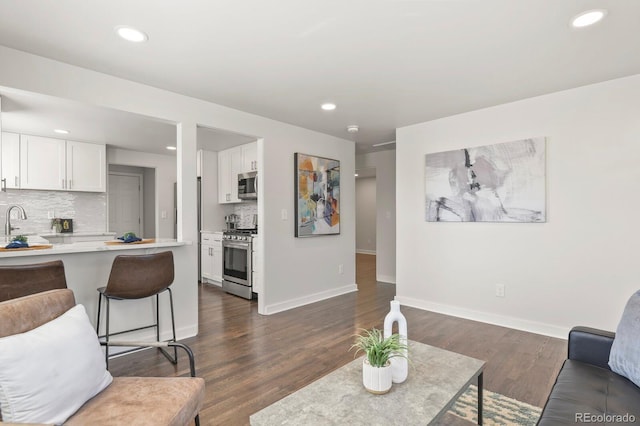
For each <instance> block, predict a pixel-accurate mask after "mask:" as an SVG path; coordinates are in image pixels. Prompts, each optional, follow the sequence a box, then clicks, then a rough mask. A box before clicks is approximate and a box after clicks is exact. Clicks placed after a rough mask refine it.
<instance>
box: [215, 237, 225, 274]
mask: <svg viewBox="0 0 640 426" xmlns="http://www.w3.org/2000/svg"><path fill="white" fill-rule="evenodd" d="M222 263H223V261H222V234H220V239H219V240H218V239H216V240H214V241H213V281H215V282H217V283H222Z"/></svg>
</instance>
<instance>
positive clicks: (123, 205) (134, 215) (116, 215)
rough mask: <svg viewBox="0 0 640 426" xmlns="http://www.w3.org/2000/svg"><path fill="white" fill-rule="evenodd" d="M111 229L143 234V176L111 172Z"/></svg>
mask: <svg viewBox="0 0 640 426" xmlns="http://www.w3.org/2000/svg"><path fill="white" fill-rule="evenodd" d="M108 193H109V231H110V232H115V233H116V235H117V236H118V237H120V236H122V235H123V234H124V233H125V232H135V234H136V235H137V236H139V237H143V235H142V229H143V227H142V217H143V216H142V176H140V175H135V174H120V173H109V191H108Z"/></svg>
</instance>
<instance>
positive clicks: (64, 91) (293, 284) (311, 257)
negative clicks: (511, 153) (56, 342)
mask: <svg viewBox="0 0 640 426" xmlns="http://www.w3.org/2000/svg"><path fill="white" fill-rule="evenodd" d="M0 63H1V64H2V67H0V86H5V87H11V88H16V89H20V90H27V91H30V92H35V93H42V94H46V95H50V96H56V97H62V98H66V99H72V100H75V101H80V102H86V103H88V104H92V105H98V106H103V107H108V108H114V109H118V110H122V111H128V112H133V113H137V114H142V115H146V116H148V117H155V118H158V119H161V120H165V121H168V122H172V123H177V147H178V150H177V159H176V160H177V169H176V174H177V177H178V208H179V210H180V213H179V215H178V238H179V239H181V240H183V241H197V226H196V223H197V218H196V216H197V215H196V210H197V201H196V188H197V184H196V146H197V143H196V142H197V141H196V139H197V126H198V125H202V126H204V127H210V128H215V129H222V130H226V131H230V132H234V133H240V134H245V135H256V136H258V137H260V138H262V139H259V140H258V162H259V164H260V165H261V167H260V169H261V173H262V179H261V185H260V187H259V191H260V193H259V196H261V197H262V202H259V204H258V210H259V211H258V214H259V227H260V230H261V231H260V232H261V234H262V236H263V244H264V246H263V247H262V248H261V252H262V253H264V292H265V294H263V295H261V297H260V299H259V300H258V310H259V312H261V313H269V312H276V311H278V310H282V309H287V308H289V307H293V306H297V305H300V304H304V303H308V302H311V301H315V300H319V299H322V298H326V297H331V296H335V295H337V294H341V293H344V292H349V291H355V290H356V285H355V178H354V177H353V174H354V171H355V167H354V164H355V145H354V142H353V141H348V140H345V139H340V138H336V137H332V136H327V135H325V134H321V133H318V132H314V131H310V130H307V129H303V128H300V127H296V126H292V125H290V124H286V123H282V122H278V121H275V120H270V119H267V118H264V117H259V116H256V115H253V114H248V113H244V112H241V111H238V110H234V109H231V108H227V107H223V106H220V105H216V104H213V103H210V102H206V101H203V100H199V99H195V98H190V97H188V96H182V95H179V94H176V93H172V92H169V91H165V90H160V89H157V88H154V87H150V86H145V85H143V84H139V83H134V82H131V81H127V80H124V79H120V78H116V77H112V76H109V75H106V74H101V73H98V72H94V71H89V70H86V69H83V68H79V67H75V66H71V65H67V64H64V63H61V62H57V61H53V60H50V59H46V58H43V57H39V56H35V55H31V54H28V53H24V52H20V51H17V50H14V49H9V48H6V47H0ZM294 152H304V153H307V154H314V155H319V156H323V157H329V158H334V159H337V160H340V161H341V170H342V181H341V187H342V188H341V212H340V213H341V234H340V235H338V236H325V237H317V238H303V239H297V238H294V236H293V226H294V225H293V212H294V209H293V207H294V193H293V180H294V177H293V176H294V171H293V153H294ZM120 158H121V157H119V158H118V159H117V160H115V161H113V162H117V163H119V164H127V163H123V162H122V161H121V159H120ZM137 165H141V166H144V167H149V166H146V165H144V164H137ZM156 170H158V169H157V168H156ZM156 185H157V187H158V188H157V189H156V193H157V194H158V197H157V198H156V202H157V203H159V206H158V211H161V210H162V209H166V210H167V211H168V212H171V209H172V208H173V202H172V197H166V196H164V195H162V194H163V193H164V192H163V191H164V190H162V189H160V188H162V187H163V186H162V178H161V177H160V176H157V179H156ZM260 204H262V205H260ZM260 209H262V210H263V211H260ZM282 210H286V211H287V213H288V214H287V219H286V220H282V219H281V211H282ZM166 223H167V221H163V222H162V223H159V224H158V225H157V227H158V228H159V229H160V230H161V232H159V235H166V231H167V229H172V227H171V225H169V227H168V228H167V227H166V226H165V224H166ZM184 249H185V250H186V251H188V253H189V258H190V259H191V261H192V264H193V268H191V269H189V270H184V271H180V277H178V278H179V279H184V280H187V282H193V283H194V288H193V292H192V294H191V297H192V300H193V301H195V302H196V303H197V292H196V286H195V283H197V280H198V277H197V268H196V265H197V256H198V253H197V246H196V245H192V246H187V247H185V248H184ZM340 264H342V265H343V267H344V272H343V274H338V265H340ZM178 278H177V279H178ZM186 308H187V309H188V308H191V306H187V307H186Z"/></svg>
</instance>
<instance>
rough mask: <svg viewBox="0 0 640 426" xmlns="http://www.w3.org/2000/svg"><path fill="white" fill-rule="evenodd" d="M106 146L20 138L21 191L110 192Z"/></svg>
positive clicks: (23, 136)
mask: <svg viewBox="0 0 640 426" xmlns="http://www.w3.org/2000/svg"><path fill="white" fill-rule="evenodd" d="M106 164H107V162H106V146H105V145H98V144H91V143H86V142H76V141H64V140H62V139H54V138H45V137H42V136H31V135H20V178H19V182H20V188H21V189H50V190H66V191H87V192H105V191H106V177H107V173H106Z"/></svg>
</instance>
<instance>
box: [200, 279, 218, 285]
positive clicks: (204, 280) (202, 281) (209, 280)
mask: <svg viewBox="0 0 640 426" xmlns="http://www.w3.org/2000/svg"><path fill="white" fill-rule="evenodd" d="M200 282H201V283H202V284H210V285H215V286H216V287H222V283H221V282H220V281H214V280H211V279H209V278H202V279H201V280H200Z"/></svg>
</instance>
